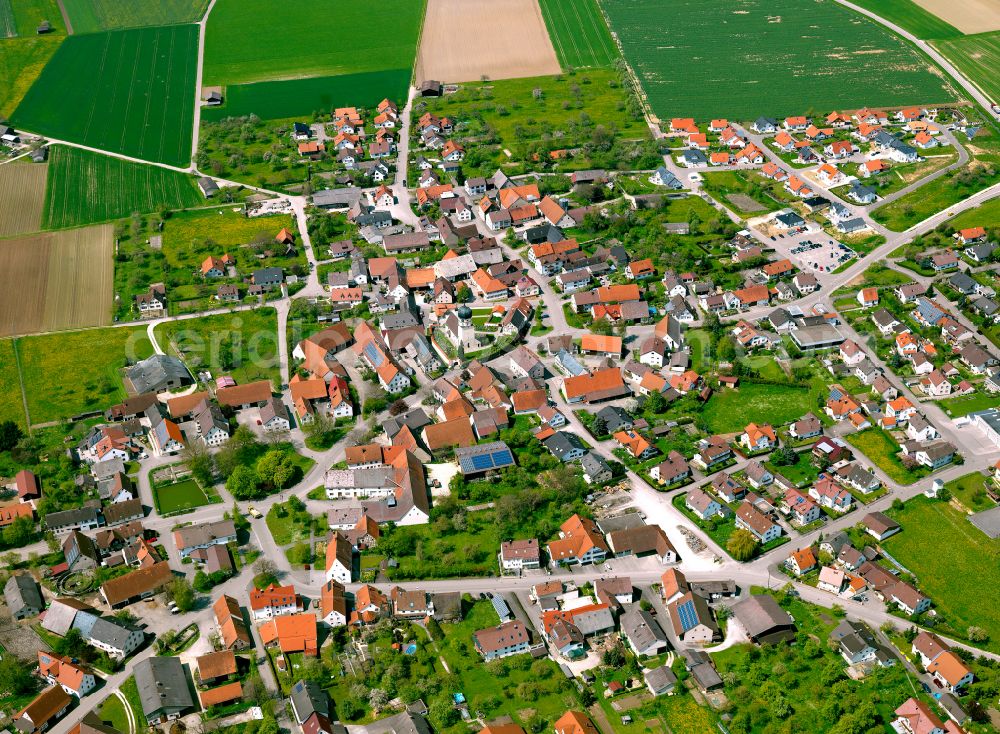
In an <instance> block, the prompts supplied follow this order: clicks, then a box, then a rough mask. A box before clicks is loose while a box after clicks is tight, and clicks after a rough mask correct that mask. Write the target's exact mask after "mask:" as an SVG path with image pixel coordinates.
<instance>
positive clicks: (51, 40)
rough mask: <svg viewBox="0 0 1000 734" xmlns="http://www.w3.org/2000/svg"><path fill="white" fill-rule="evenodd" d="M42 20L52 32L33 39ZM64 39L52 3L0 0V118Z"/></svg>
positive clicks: (53, 0) (48, 0)
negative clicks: (50, 25)
mask: <svg viewBox="0 0 1000 734" xmlns="http://www.w3.org/2000/svg"><path fill="white" fill-rule="evenodd" d="M43 20H47V21H49V23H51V24H52V32H51V33H48V34H46V35H44V36H39V35H36V34H35V29H36V28H38V24H39V23H41V22H42V21H43ZM5 33H6V35H7V36H9V37H5ZM14 36H16V37H14ZM65 38H66V32H65V30H64V29H63V23H62V15H61V14H60V13H59V6H58V5H57V4H56V0H0V117H2V118H9V117H10V116H11V114H13V112H14V110H15V109H17V105H18V104H19V103H20V102H21V98H22V97H24V95H25V93H26V92H27V91H28V89H29V88H30V87H31V85H32V84H34V83H35V79H37V78H38V75H39V74H41V73H42V69H43V68H44V66H45V64H46V63H48V61H49V59H51V58H52V56H53V55H54V54H55V52H56V49H58V48H59V44H61V43H62V42H63V40H65Z"/></svg>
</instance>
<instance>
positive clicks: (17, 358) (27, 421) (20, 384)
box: [10, 337, 31, 433]
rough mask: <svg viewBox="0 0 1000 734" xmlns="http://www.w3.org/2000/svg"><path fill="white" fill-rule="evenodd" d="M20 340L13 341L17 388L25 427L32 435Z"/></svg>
mask: <svg viewBox="0 0 1000 734" xmlns="http://www.w3.org/2000/svg"><path fill="white" fill-rule="evenodd" d="M17 341H18V338H17V337H15V338H14V339H11V342H10V343H11V347H12V348H13V350H14V365H15V366H16V367H17V386H18V387H19V388H21V407H22V408H24V425H25V426H27V428H28V433H31V414H30V413H28V393H27V392H25V389H24V373H23V372H22V371H21V355H20V354H19V353H18V351H17Z"/></svg>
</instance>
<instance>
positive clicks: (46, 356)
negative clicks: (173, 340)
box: [17, 326, 153, 423]
mask: <svg viewBox="0 0 1000 734" xmlns="http://www.w3.org/2000/svg"><path fill="white" fill-rule="evenodd" d="M17 350H18V354H19V355H20V360H21V379H22V380H23V383H24V390H25V393H26V394H27V398H28V413H29V416H30V418H31V422H32V423H45V422H48V421H59V420H63V419H65V418H69V417H71V416H74V415H78V414H80V413H83V412H86V411H91V410H103V409H104V408H107V407H108V406H109V405H111V404H112V403H114V402H116V401H118V400H122V399H124V398H125V388H124V386H123V383H122V375H121V370H122V368H123V367H125V364H126V356H130V357H131V358H132V359H133V360H139V359H145V358H146V357H148V356H150V355H151V354H152V353H153V347H152V345H151V344H150V343H149V339H148V338H147V337H146V327H145V326H140V327H135V328H129V327H120V328H114V327H108V328H104V329H87V330H84V331H70V332H62V333H58V334H42V335H39V336H26V337H22V338H20V339H18V340H17Z"/></svg>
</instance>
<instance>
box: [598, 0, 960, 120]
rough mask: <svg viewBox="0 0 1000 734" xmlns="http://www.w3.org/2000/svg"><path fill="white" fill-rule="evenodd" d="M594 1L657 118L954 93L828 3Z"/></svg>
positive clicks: (918, 99)
mask: <svg viewBox="0 0 1000 734" xmlns="http://www.w3.org/2000/svg"><path fill="white" fill-rule="evenodd" d="M601 3H602V7H603V8H604V9H605V11H606V12H607V14H608V17H609V18H610V20H611V25H612V29H613V30H614V31H615V32H617V34H618V36H619V38H620V39H621V42H622V47H623V49H624V52H625V57H626V59H627V60H628V62H629V63H630V65H631V66H632V68H633V69H634V70H635V72H636V74H637V75H638V76H639V80H640V82H641V83H642V86H643V88H644V89H645V91H646V94H647V97H648V101H649V104H650V106H651V107H652V109H653V111H654V112H655V113H656V114H657V115H658V116H659V117H660V118H661V119H669V118H671V117H688V116H691V117H694V118H696V119H699V120H706V119H708V118H714V117H727V118H730V119H736V120H750V119H754V118H756V117H757V116H758V115H769V116H772V117H783V116H785V115H789V114H806V113H808V112H809V111H810V110H829V109H840V108H858V107H861V106H863V105H865V104H878V105H882V106H897V105H907V104H932V103H933V104H941V103H945V102H948V101H950V100H953V99H955V98H956V93H955V92H954V90H952V89H951V88H950V87H949V86H947V85H946V84H945V82H944V81H943V80H942V79H941V78H940V77H938V76H936V75H935V74H934V73H932V71H931V70H930V68H929V67H928V62H927V61H926V60H925V59H924V58H923V57H922V56H921V55H920V54H919V53H918V52H917V51H916V50H915V49H912V48H911V47H910V46H909V45H908V44H907V43H906V42H904V41H903V40H902V39H901V38H899V37H897V36H894V35H893V34H891V33H889V32H888V31H887V30H886V29H885V28H884V27H882V26H881V25H879V24H878V23H876V22H875V21H873V20H871V19H868V18H865V17H863V16H860V15H857V14H855V13H853V12H852V11H849V10H847V9H846V8H843V7H841V6H839V5H837V4H836V3H832V2H824V3H806V4H802V3H800V2H797V1H796V0H768V1H767V2H765V1H764V0H746V1H745V2H743V3H741V4H740V6H739V10H734V8H733V6H732V4H731V3H728V2H724V0H709V1H708V2H704V1H703V0H677V2H673V3H669V4H664V3H651V2H638V1H637V0H601ZM665 39H666V40H665Z"/></svg>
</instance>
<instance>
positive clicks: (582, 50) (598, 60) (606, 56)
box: [539, 0, 618, 68]
mask: <svg viewBox="0 0 1000 734" xmlns="http://www.w3.org/2000/svg"><path fill="white" fill-rule="evenodd" d="M539 5H541V8H542V15H543V16H544V18H545V25H546V27H547V28H548V29H549V37H550V38H551V39H552V45H553V46H554V47H555V49H556V54H557V55H558V56H559V63H560V64H562V66H563V68H570V67H572V68H576V67H580V66H609V65H610V64H612V63H614V60H615V59H616V58H618V49H617V47H616V46H615V42H614V41H613V40H612V39H611V33H610V32H609V31H608V25H607V23H605V22H604V16H603V15H601V10H600V8H599V7H598V6H597V0H540V2H539Z"/></svg>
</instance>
